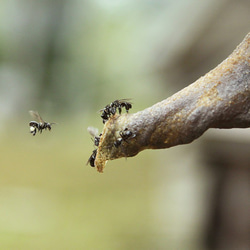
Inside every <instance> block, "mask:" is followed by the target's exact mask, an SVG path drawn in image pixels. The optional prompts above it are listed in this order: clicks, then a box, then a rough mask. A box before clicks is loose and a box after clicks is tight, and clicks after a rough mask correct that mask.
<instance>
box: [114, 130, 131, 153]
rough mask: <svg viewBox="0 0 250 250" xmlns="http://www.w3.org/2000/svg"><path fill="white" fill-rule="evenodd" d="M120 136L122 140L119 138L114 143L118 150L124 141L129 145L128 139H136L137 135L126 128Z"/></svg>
mask: <svg viewBox="0 0 250 250" xmlns="http://www.w3.org/2000/svg"><path fill="white" fill-rule="evenodd" d="M119 135H120V138H118V139H117V140H116V141H115V142H114V146H115V147H116V148H118V147H119V146H120V145H121V143H122V141H125V142H127V143H128V139H132V138H134V137H136V134H134V133H133V132H131V131H130V130H128V128H125V129H124V130H123V131H120V133H119Z"/></svg>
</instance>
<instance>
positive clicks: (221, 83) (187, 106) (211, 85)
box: [95, 33, 250, 172]
mask: <svg viewBox="0 0 250 250" xmlns="http://www.w3.org/2000/svg"><path fill="white" fill-rule="evenodd" d="M249 126H250V33H249V34H248V35H247V36H246V37H245V38H244V40H243V41H242V42H241V44H240V45H239V46H238V47H237V48H236V49H235V50H234V52H233V53H232V54H231V55H230V56H229V57H228V58H227V59H226V60H224V61H223V62H222V63H221V64H219V65H218V66H217V67H216V68H215V69H213V70H211V71H210V72H208V73H207V74H206V75H205V76H203V77H201V78H199V79H198V80H197V81H196V82H194V83H193V84H191V85H189V86H188V87H186V88H184V89H182V90H181V91H179V92H177V93H176V94H174V95H173V96H171V97H169V98H167V99H166V100H163V101H161V102H159V103H156V104H155V105H153V106H152V107H149V108H147V109H145V110H142V111H139V112H137V113H134V114H122V115H119V114H115V115H114V116H111V117H110V118H109V120H108V121H107V122H106V123H105V125H104V129H103V132H102V136H101V138H100V143H99V147H98V149H97V155H96V159H95V166H96V167H97V170H98V171H99V172H103V168H104V166H105V164H106V161H107V160H113V159H117V158H120V157H131V156H135V155H136V154H138V153H139V152H140V151H142V150H144V149H162V148H169V147H172V146H176V145H180V144H186V143H190V142H192V141H193V140H195V139H197V138H198V137H200V136H201V135H202V134H203V133H204V132H205V131H206V130H207V129H209V128H246V127H249ZM124 130H127V131H130V132H131V134H132V135H133V136H130V138H128V139H126V140H122V142H121V144H120V145H119V146H117V147H116V146H115V145H114V143H115V142H116V141H117V139H118V138H121V134H120V133H121V132H122V131H124Z"/></svg>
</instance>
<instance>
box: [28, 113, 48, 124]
mask: <svg viewBox="0 0 250 250" xmlns="http://www.w3.org/2000/svg"><path fill="white" fill-rule="evenodd" d="M29 113H30V115H31V116H32V117H33V118H35V119H36V120H37V121H39V122H42V123H44V120H43V118H42V117H41V116H40V115H39V114H38V112H37V111H33V110H30V111H29Z"/></svg>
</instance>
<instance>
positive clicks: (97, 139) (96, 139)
mask: <svg viewBox="0 0 250 250" xmlns="http://www.w3.org/2000/svg"><path fill="white" fill-rule="evenodd" d="M87 130H88V132H89V133H90V134H91V136H93V138H94V144H95V146H97V147H98V146H99V143H100V138H101V136H102V134H99V135H98V129H97V128H94V127H88V129H87Z"/></svg>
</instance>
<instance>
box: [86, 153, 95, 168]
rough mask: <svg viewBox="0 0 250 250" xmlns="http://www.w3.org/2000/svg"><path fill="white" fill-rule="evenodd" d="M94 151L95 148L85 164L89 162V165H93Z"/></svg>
mask: <svg viewBox="0 0 250 250" xmlns="http://www.w3.org/2000/svg"><path fill="white" fill-rule="evenodd" d="M96 153H97V149H95V150H93V152H92V154H91V156H90V157H89V159H88V161H87V164H86V165H88V164H89V165H90V166H91V167H95V158H96Z"/></svg>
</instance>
